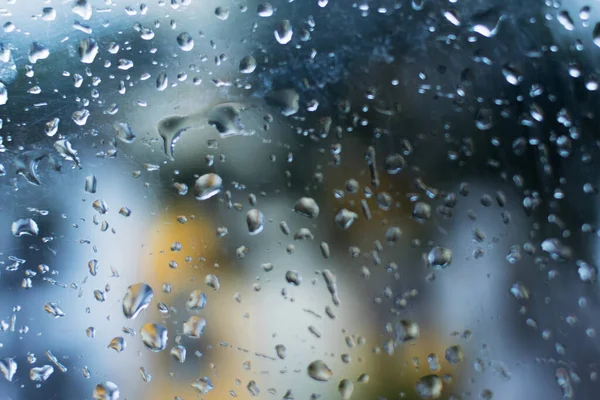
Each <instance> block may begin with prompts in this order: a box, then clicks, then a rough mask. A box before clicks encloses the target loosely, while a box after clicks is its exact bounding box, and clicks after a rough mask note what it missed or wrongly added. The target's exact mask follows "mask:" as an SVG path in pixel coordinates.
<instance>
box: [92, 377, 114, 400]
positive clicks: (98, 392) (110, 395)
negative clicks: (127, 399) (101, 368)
mask: <svg viewBox="0 0 600 400" xmlns="http://www.w3.org/2000/svg"><path fill="white" fill-rule="evenodd" d="M93 396H94V399H95V400H119V396H120V393H119V387H118V386H117V385H116V384H114V383H112V382H110V381H104V382H102V383H99V384H97V385H96V387H95V388H94V395H93Z"/></svg>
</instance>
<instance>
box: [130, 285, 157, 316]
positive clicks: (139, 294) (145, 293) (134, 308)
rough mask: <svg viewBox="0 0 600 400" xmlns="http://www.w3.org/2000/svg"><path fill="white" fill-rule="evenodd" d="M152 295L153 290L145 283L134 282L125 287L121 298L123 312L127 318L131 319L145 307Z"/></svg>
mask: <svg viewBox="0 0 600 400" xmlns="http://www.w3.org/2000/svg"><path fill="white" fill-rule="evenodd" d="M152 297H154V290H152V288H151V287H150V286H149V285H147V284H145V283H136V284H135V285H131V286H129V287H128V288H127V293H125V297H124V298H123V314H125V317H126V318H128V319H133V318H135V317H137V316H138V314H139V313H140V312H142V311H143V310H144V309H146V308H147V307H148V306H149V305H150V302H151V301H152Z"/></svg>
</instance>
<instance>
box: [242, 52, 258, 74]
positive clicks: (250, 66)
mask: <svg viewBox="0 0 600 400" xmlns="http://www.w3.org/2000/svg"><path fill="white" fill-rule="evenodd" d="M239 69H240V72H241V73H242V74H251V73H253V72H254V70H255V69H256V59H255V58H254V57H252V56H246V57H244V58H242V59H241V61H240V65H239Z"/></svg>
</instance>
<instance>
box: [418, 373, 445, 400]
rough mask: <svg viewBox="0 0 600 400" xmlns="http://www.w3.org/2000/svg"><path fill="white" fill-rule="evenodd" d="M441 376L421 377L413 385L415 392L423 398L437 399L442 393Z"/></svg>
mask: <svg viewBox="0 0 600 400" xmlns="http://www.w3.org/2000/svg"><path fill="white" fill-rule="evenodd" d="M442 388H443V386H442V378H440V377H439V376H437V375H433V374H432V375H426V376H423V377H421V378H420V379H419V380H418V381H417V384H416V385H415V390H416V391H417V394H418V395H419V396H421V398H423V399H437V398H439V397H440V396H441V395H442Z"/></svg>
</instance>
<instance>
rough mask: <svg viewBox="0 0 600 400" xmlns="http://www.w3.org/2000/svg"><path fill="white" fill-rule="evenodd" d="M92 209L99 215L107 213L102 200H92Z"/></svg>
mask: <svg viewBox="0 0 600 400" xmlns="http://www.w3.org/2000/svg"><path fill="white" fill-rule="evenodd" d="M92 207H93V208H94V210H96V211H97V212H99V213H100V214H106V213H107V212H108V204H106V202H105V201H104V200H102V199H96V200H94V202H93V203H92Z"/></svg>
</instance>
